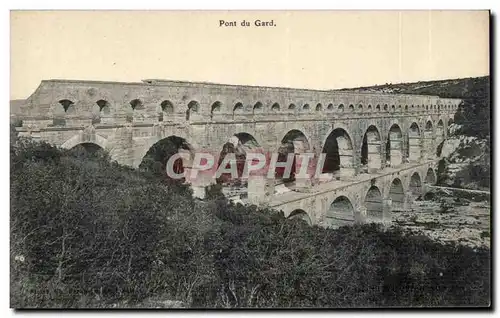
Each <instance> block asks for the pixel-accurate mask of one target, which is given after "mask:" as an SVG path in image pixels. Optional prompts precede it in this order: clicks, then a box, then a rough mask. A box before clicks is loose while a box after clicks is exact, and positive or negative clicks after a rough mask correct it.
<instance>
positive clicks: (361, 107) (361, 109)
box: [358, 104, 363, 113]
mask: <svg viewBox="0 0 500 318" xmlns="http://www.w3.org/2000/svg"><path fill="white" fill-rule="evenodd" d="M358 112H360V113H361V112H363V104H359V105H358Z"/></svg>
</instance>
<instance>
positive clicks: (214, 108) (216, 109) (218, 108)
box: [210, 101, 222, 115]
mask: <svg viewBox="0 0 500 318" xmlns="http://www.w3.org/2000/svg"><path fill="white" fill-rule="evenodd" d="M221 107H222V103H221V102H219V101H216V102H214V103H213V104H212V106H211V107H210V114H211V115H213V114H214V113H218V112H220V111H221Z"/></svg>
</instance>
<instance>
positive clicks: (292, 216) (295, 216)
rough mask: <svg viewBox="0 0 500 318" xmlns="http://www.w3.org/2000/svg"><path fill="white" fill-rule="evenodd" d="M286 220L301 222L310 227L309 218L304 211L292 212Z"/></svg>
mask: <svg viewBox="0 0 500 318" xmlns="http://www.w3.org/2000/svg"><path fill="white" fill-rule="evenodd" d="M287 219H290V220H293V219H298V220H303V221H305V222H306V223H307V224H308V225H312V221H311V218H310V217H309V215H308V214H307V212H306V211H304V210H302V209H296V210H293V211H292V213H290V215H289V216H288V218H287Z"/></svg>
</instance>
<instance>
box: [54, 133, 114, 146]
mask: <svg viewBox="0 0 500 318" xmlns="http://www.w3.org/2000/svg"><path fill="white" fill-rule="evenodd" d="M84 143H92V144H96V145H97V146H99V147H101V148H102V149H104V150H106V149H107V144H108V140H107V139H106V138H104V137H102V136H100V135H97V134H95V133H85V132H80V133H79V134H78V135H74V136H73V137H71V138H70V139H68V140H66V141H65V142H64V143H63V144H62V145H61V148H64V149H71V148H74V147H75V146H76V145H78V144H84Z"/></svg>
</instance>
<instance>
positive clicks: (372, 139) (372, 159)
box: [361, 125, 382, 173]
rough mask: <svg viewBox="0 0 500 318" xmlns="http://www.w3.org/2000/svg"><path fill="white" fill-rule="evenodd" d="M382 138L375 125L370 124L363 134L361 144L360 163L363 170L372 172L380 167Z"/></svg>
mask: <svg viewBox="0 0 500 318" xmlns="http://www.w3.org/2000/svg"><path fill="white" fill-rule="evenodd" d="M381 146H382V139H381V138H380V132H379V130H378V129H377V127H376V126H374V125H370V126H369V127H368V128H367V129H366V132H365V134H364V136H363V142H362V145H361V165H362V170H363V172H369V173H373V172H376V171H377V170H379V169H380V168H381V164H382V157H381V155H380V151H381Z"/></svg>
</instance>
